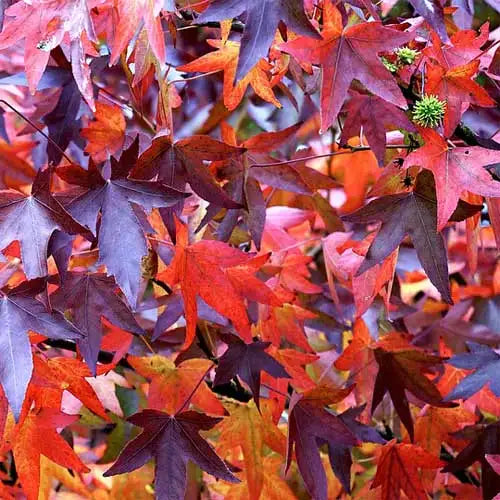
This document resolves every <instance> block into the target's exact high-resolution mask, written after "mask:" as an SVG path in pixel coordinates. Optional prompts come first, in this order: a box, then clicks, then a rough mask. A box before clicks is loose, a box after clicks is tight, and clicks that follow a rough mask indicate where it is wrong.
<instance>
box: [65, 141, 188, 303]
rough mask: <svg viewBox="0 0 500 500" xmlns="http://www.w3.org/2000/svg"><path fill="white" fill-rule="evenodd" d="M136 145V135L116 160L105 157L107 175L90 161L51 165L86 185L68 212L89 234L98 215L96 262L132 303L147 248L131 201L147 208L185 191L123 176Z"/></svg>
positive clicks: (135, 299) (165, 203)
mask: <svg viewBox="0 0 500 500" xmlns="http://www.w3.org/2000/svg"><path fill="white" fill-rule="evenodd" d="M138 150H139V143H138V140H137V139H136V140H135V141H134V143H133V144H132V146H131V147H130V148H129V149H128V150H126V151H124V153H123V154H122V156H121V158H120V161H117V160H115V159H114V158H112V159H111V178H110V179H109V180H106V179H104V178H103V177H102V175H101V173H100V172H99V170H98V168H97V167H96V166H95V165H93V164H92V163H91V164H90V165H89V169H88V170H84V169H82V168H81V167H78V166H76V165H71V166H69V167H61V168H59V169H58V170H57V172H58V175H60V176H61V177H62V178H63V179H64V180H66V181H67V182H70V183H72V184H77V185H79V186H81V187H85V188H87V190H86V191H85V192H83V194H80V195H79V196H77V197H75V198H74V199H73V200H72V201H71V202H70V203H69V204H68V211H69V212H70V213H71V214H72V215H73V216H74V217H75V219H76V220H78V221H79V222H81V223H82V224H85V225H86V226H87V227H88V228H89V229H90V230H91V231H92V233H93V234H96V233H97V220H98V216H99V214H101V224H100V230H99V235H98V243H99V261H100V263H102V264H105V265H106V268H107V272H108V274H112V275H114V277H115V279H116V282H117V283H118V285H119V286H120V288H121V289H122V291H123V293H124V294H125V297H127V300H128V301H129V303H130V304H131V306H132V307H133V308H135V307H136V306H137V302H138V300H139V293H140V283H141V278H142V270H141V265H142V261H143V258H144V257H146V255H147V253H148V246H147V241H146V237H145V235H144V230H143V226H142V224H141V221H140V220H139V218H138V217H137V215H136V211H137V210H139V207H137V205H139V206H140V207H142V208H144V209H145V210H146V211H148V212H149V211H151V209H152V208H153V207H171V206H172V205H175V204H176V203H178V202H179V201H181V200H183V199H184V198H186V196H188V195H187V194H186V193H182V192H181V191H177V190H176V189H173V188H170V187H167V186H164V185H163V184H160V183H159V182H154V181H140V180H131V179H128V178H127V175H128V173H129V172H130V170H131V168H132V167H133V165H134V163H135V161H136V159H137V154H138ZM132 204H135V206H134V205H132Z"/></svg>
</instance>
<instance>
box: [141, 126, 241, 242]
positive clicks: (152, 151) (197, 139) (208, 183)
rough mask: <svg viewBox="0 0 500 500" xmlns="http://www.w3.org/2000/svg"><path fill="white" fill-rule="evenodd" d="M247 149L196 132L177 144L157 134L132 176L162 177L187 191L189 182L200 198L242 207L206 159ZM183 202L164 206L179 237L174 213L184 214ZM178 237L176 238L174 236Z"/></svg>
mask: <svg viewBox="0 0 500 500" xmlns="http://www.w3.org/2000/svg"><path fill="white" fill-rule="evenodd" d="M244 151H245V150H244V149H243V148H237V147H233V146H230V145H228V144H224V143H223V142H220V141H217V140H215V139H212V138H211V137H209V136H206V135H193V136H191V137H187V138H185V139H181V140H179V141H177V142H175V143H172V140H171V138H170V137H169V136H167V135H159V136H157V137H155V138H154V139H153V141H152V143H151V146H150V147H149V148H148V149H147V150H146V151H144V152H143V153H142V154H141V156H140V157H139V158H138V160H137V163H136V165H135V167H134V169H133V170H132V173H131V176H132V177H133V178H138V179H152V178H154V177H155V176H158V180H159V181H160V182H162V183H163V184H166V185H167V186H170V187H173V188H175V189H179V190H183V189H185V187H186V184H187V183H188V184H189V185H190V186H191V189H192V190H193V191H194V192H195V193H196V194H197V195H198V196H200V198H203V199H204V200H207V201H209V202H210V203H214V204H216V205H217V206H219V207H225V208H241V205H240V203H238V202H236V201H234V200H232V199H231V198H229V197H228V196H227V194H226V192H225V191H224V190H223V189H222V188H221V187H220V186H219V184H218V183H217V182H216V180H215V179H214V177H213V176H212V174H211V173H210V172H209V170H208V169H207V167H206V166H205V165H204V164H203V161H204V160H225V159H228V158H235V157H238V156H239V155H241V154H242V153H243V152H244ZM182 207H183V203H182V202H179V203H177V204H176V205H174V206H173V207H172V208H166V209H160V213H161V214H162V217H163V220H164V221H165V224H166V225H167V228H168V231H169V233H170V235H171V236H172V237H174V236H175V222H174V214H175V215H180V213H181V212H182ZM174 239H175V238H174Z"/></svg>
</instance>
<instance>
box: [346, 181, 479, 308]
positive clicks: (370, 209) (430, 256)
mask: <svg viewBox="0 0 500 500" xmlns="http://www.w3.org/2000/svg"><path fill="white" fill-rule="evenodd" d="M435 200H436V194H435V188H434V182H433V178H432V174H430V172H428V171H423V172H422V173H421V174H420V175H419V176H418V177H417V181H416V186H415V190H414V191H412V192H410V193H400V194H394V195H389V196H382V197H381V198H378V199H377V200H374V201H372V202H370V203H369V204H368V205H366V206H364V207H362V208H360V209H359V210H357V211H356V212H353V213H352V214H349V215H346V216H344V217H342V219H343V220H345V221H347V222H354V223H361V224H366V223H370V222H376V221H380V222H382V225H381V227H380V229H379V231H378V233H377V236H376V237H375V239H374V241H373V243H372V244H371V246H370V249H369V250H368V253H367V254H366V258H365V260H364V261H363V263H362V264H361V266H360V268H359V270H358V272H357V275H358V276H359V275H360V274H363V273H364V272H365V271H367V270H368V269H370V268H371V267H373V266H374V265H376V264H379V263H380V262H382V261H383V260H384V259H386V258H387V257H389V255H390V254H391V253H392V252H393V251H394V250H395V249H396V248H397V247H398V246H399V244H400V243H401V242H402V241H403V238H404V237H405V236H407V235H408V236H409V237H410V239H411V241H412V243H413V246H414V247H415V250H416V251H417V255H418V258H419V260H420V263H421V264H422V267H423V268H424V270H425V272H426V273H427V276H428V277H429V279H430V280H431V282H432V283H433V284H434V285H435V286H436V288H437V289H438V291H439V293H441V296H442V297H443V300H444V301H446V302H448V303H449V304H451V303H452V300H451V292H450V283H449V280H448V260H447V254H446V247H445V244H444V239H443V236H442V235H441V233H439V232H438V231H437V229H436V228H437V215H436V212H437V204H436V201H435ZM479 210H480V206H479V205H478V206H475V205H469V204H468V203H465V202H463V201H460V202H459V205H458V207H457V209H456V210H455V212H454V214H453V216H452V220H455V221H456V220H462V219H463V218H465V217H464V216H466V217H469V216H470V215H472V214H473V213H475V212H477V211H479Z"/></svg>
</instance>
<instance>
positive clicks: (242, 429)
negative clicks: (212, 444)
mask: <svg viewBox="0 0 500 500" xmlns="http://www.w3.org/2000/svg"><path fill="white" fill-rule="evenodd" d="M270 403H271V402H270V401H266V402H265V403H264V402H263V403H262V404H261V411H262V413H260V412H259V411H258V410H257V408H256V406H255V404H254V403H253V402H252V401H250V402H249V403H245V404H243V403H238V404H236V403H231V402H228V403H225V407H226V408H227V409H228V411H229V413H230V417H228V418H225V419H224V420H222V422H221V423H220V424H218V426H217V428H216V430H218V431H220V433H221V434H220V436H221V437H220V439H219V440H218V443H217V451H218V452H219V453H220V455H221V456H223V457H224V456H226V455H229V453H230V452H231V450H234V449H235V448H236V450H238V451H239V450H240V449H241V452H242V453H243V461H244V464H245V467H244V468H245V471H246V483H247V488H248V489H247V492H248V495H250V497H249V498H259V497H260V495H261V493H262V490H263V488H264V483H265V473H266V471H265V456H266V451H265V447H266V446H268V447H269V448H271V449H272V450H273V451H275V452H277V453H279V454H281V455H283V456H284V455H285V453H286V437H285V435H284V434H282V432H281V431H280V430H279V429H278V427H277V426H276V425H275V424H274V422H273V421H272V415H271V404H270Z"/></svg>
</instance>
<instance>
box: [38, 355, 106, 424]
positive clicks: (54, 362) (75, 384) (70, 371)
mask: <svg viewBox="0 0 500 500" xmlns="http://www.w3.org/2000/svg"><path fill="white" fill-rule="evenodd" d="M33 360H34V371H33V378H32V381H31V384H33V385H35V386H49V387H50V386H53V387H54V388H57V389H58V392H59V395H58V396H59V397H58V398H57V401H56V404H57V405H58V406H57V407H58V408H59V407H60V405H61V402H62V395H63V391H69V392H70V393H71V394H73V396H75V397H76V398H78V399H79V400H80V401H81V402H82V403H83V404H84V405H85V406H86V407H87V408H88V409H89V410H91V411H93V412H94V413H95V414H96V415H99V416H100V417H101V418H103V419H105V420H108V416H107V415H106V411H105V409H104V407H103V406H102V403H101V402H100V401H99V399H98V397H97V395H96V393H95V392H94V389H92V386H91V385H90V384H89V383H88V382H87V381H86V380H85V378H86V377H90V376H91V375H92V374H91V372H90V370H89V368H88V366H87V365H86V364H85V363H84V362H83V361H80V360H78V359H74V358H63V357H55V358H50V359H48V360H47V361H44V360H43V359H42V358H41V357H38V356H35V357H34V358H33ZM30 390H31V385H30ZM35 392H36V391H35ZM34 399H36V397H35V398H34ZM44 403H45V404H46V403H47V401H46V400H44Z"/></svg>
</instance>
